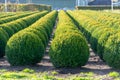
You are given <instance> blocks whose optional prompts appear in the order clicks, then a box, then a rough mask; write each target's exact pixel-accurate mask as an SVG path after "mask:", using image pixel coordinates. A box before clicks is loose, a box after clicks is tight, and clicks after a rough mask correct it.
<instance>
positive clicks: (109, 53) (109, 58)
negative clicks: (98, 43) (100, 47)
mask: <svg viewBox="0 0 120 80" xmlns="http://www.w3.org/2000/svg"><path fill="white" fill-rule="evenodd" d="M103 59H104V60H105V61H106V63H107V64H108V65H109V66H111V67H113V68H117V69H120V64H119V62H120V33H117V34H114V35H112V36H110V37H109V39H108V40H107V42H106V45H105V49H104V54H103Z"/></svg>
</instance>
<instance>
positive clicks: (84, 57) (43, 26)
mask: <svg viewBox="0 0 120 80" xmlns="http://www.w3.org/2000/svg"><path fill="white" fill-rule="evenodd" d="M0 74H1V75H0V80H5V79H6V80H11V79H14V80H120V15H119V14H117V13H111V12H106V11H92V10H74V11H71V10H68V11H63V10H61V11H59V12H58V11H55V10H53V11H50V12H49V11H40V12H39V11H36V12H34V11H33V12H17V13H16V12H13V13H0Z"/></svg>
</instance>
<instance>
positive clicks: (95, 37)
mask: <svg viewBox="0 0 120 80" xmlns="http://www.w3.org/2000/svg"><path fill="white" fill-rule="evenodd" d="M68 13H69V14H70V15H71V16H72V17H73V18H74V19H75V20H76V22H78V23H79V25H80V29H81V31H82V32H83V33H84V35H85V36H86V38H87V40H88V42H89V43H90V44H91V47H92V49H93V50H94V52H95V53H96V54H97V55H99V57H100V58H101V59H102V60H104V61H105V62H106V63H107V64H108V65H109V66H110V67H112V68H116V69H120V30H119V28H118V29H115V28H113V27H112V26H107V25H104V24H102V23H100V22H98V21H96V20H94V19H93V18H90V17H88V16H86V15H84V14H81V13H82V12H81V11H76V12H72V11H69V12H68ZM89 14H91V13H89ZM96 14H97V12H96ZM81 26H82V27H81Z"/></svg>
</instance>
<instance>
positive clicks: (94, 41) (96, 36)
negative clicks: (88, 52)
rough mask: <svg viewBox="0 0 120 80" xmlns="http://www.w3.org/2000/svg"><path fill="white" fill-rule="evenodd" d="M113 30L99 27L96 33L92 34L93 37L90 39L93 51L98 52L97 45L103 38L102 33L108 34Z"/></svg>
mask: <svg viewBox="0 0 120 80" xmlns="http://www.w3.org/2000/svg"><path fill="white" fill-rule="evenodd" d="M110 30H112V29H111V28H108V27H104V26H103V27H98V28H96V29H95V30H94V32H93V33H92V36H91V38H90V43H91V47H92V49H93V50H94V51H95V52H97V44H98V40H99V38H100V36H101V34H102V33H104V32H106V31H110Z"/></svg>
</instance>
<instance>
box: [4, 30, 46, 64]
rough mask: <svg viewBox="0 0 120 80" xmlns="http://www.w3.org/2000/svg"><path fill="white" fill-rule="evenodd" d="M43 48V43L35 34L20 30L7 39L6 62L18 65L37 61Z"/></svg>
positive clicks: (41, 54)
mask: <svg viewBox="0 0 120 80" xmlns="http://www.w3.org/2000/svg"><path fill="white" fill-rule="evenodd" d="M44 50H45V49H44V45H43V44H42V41H41V39H40V38H39V37H38V36H37V35H35V34H34V33H30V32H23V31H22V32H19V33H17V34H15V35H13V36H12V37H11V38H10V39H9V41H8V42H7V45H6V50H5V52H6V57H7V60H8V62H9V63H10V64H11V65H12V66H19V65H33V64H36V63H38V62H39V61H40V60H41V59H42V57H43V54H44Z"/></svg>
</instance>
